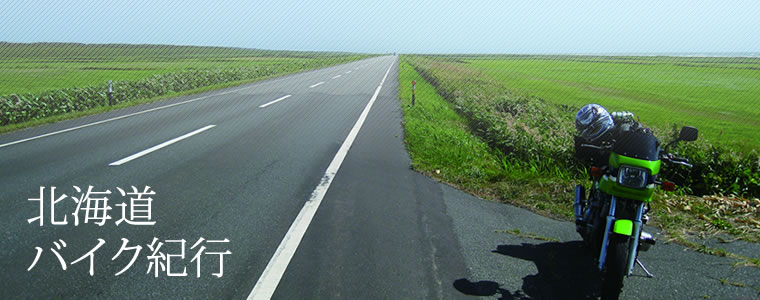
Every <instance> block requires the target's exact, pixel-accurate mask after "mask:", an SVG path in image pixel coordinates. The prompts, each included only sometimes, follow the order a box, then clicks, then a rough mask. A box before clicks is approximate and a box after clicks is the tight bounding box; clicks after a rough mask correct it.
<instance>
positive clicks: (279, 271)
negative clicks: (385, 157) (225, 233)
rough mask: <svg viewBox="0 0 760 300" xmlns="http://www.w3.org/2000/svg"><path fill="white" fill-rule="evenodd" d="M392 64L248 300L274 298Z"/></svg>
mask: <svg viewBox="0 0 760 300" xmlns="http://www.w3.org/2000/svg"><path fill="white" fill-rule="evenodd" d="M395 63H396V62H395V60H394V62H393V63H391V65H390V66H389V67H388V71H386V72H385V76H383V80H382V81H380V85H378V86H377V89H375V94H373V95H372V98H371V99H370V100H369V103H367V106H366V107H364V111H362V114H361V115H359V119H357V120H356V124H354V127H353V128H351V131H350V132H349V133H348V136H347V137H346V140H345V141H343V144H342V145H341V146H340V149H338V153H336V154H335V157H334V158H333V160H332V162H330V165H329V166H328V167H327V170H326V171H325V174H324V176H322V181H321V182H320V183H319V184H318V185H317V187H316V188H315V189H314V191H313V192H312V193H311V197H309V200H308V201H306V204H304V206H303V208H301V211H300V212H299V213H298V216H296V219H295V220H294V221H293V224H291V225H290V229H288V232H287V233H286V234H285V237H284V238H283V239H282V242H280V245H279V246H278V247H277V250H276V251H275V252H274V255H273V256H272V259H271V260H269V263H268V264H267V267H266V268H265V269H264V272H263V273H262V274H261V277H259V280H258V281H257V282H256V285H255V286H254V287H253V290H251V293H250V294H248V300H253V299H270V298H272V295H274V291H275V289H277V285H279V284H280V280H281V279H282V275H283V274H285V270H286V269H287V268H288V264H290V260H291V259H293V256H294V255H295V253H296V249H298V245H299V244H300V243H301V240H302V239H303V236H304V234H305V233H306V229H308V228H309V224H311V220H312V219H313V218H314V215H315V214H316V213H317V209H318V208H319V205H320V204H321V203H322V200H323V199H324V198H325V194H327V190H328V189H329V188H330V184H332V181H333V178H335V175H336V174H337V173H338V170H339V169H340V165H341V164H342V163H343V160H344V159H345V158H346V154H347V153H348V150H349V149H350V148H351V145H352V144H353V143H354V140H355V139H356V136H357V135H358V134H359V130H360V129H361V128H362V125H364V121H365V120H366V119H367V115H368V114H369V111H370V109H372V105H373V104H374V103H375V100H376V99H377V95H378V94H380V89H382V88H383V83H384V82H385V79H386V78H387V77H388V73H389V72H390V71H391V68H392V67H393V65H394V64H395Z"/></svg>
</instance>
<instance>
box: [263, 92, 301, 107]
mask: <svg viewBox="0 0 760 300" xmlns="http://www.w3.org/2000/svg"><path fill="white" fill-rule="evenodd" d="M290 96H293V95H287V96H283V97H280V98H277V99H275V100H273V101H270V102H267V103H266V104H262V105H259V108H264V107H267V106H270V105H272V104H275V103H277V102H280V101H282V100H285V99H288V98H289V97H290Z"/></svg>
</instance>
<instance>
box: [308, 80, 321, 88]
mask: <svg viewBox="0 0 760 300" xmlns="http://www.w3.org/2000/svg"><path fill="white" fill-rule="evenodd" d="M324 83H325V82H324V81H322V82H319V83H315V84H312V85H310V86H309V88H313V87H318V86H320V85H323V84H324Z"/></svg>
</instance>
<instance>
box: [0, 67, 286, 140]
mask: <svg viewBox="0 0 760 300" xmlns="http://www.w3.org/2000/svg"><path fill="white" fill-rule="evenodd" d="M297 72H300V71H296V72H292V73H297ZM284 75H287V74H278V75H271V76H266V77H262V78H256V79H249V80H240V81H235V82H227V83H221V84H215V85H211V86H206V87H202V88H197V89H192V90H188V91H181V92H170V93H168V94H166V95H162V96H156V97H152V98H142V99H136V100H133V101H127V102H120V103H117V104H115V105H113V106H107V105H104V106H97V107H93V108H90V109H87V110H84V111H74V112H70V113H65V114H60V115H54V116H50V117H45V118H41V119H34V120H29V121H25V122H21V123H16V124H9V125H5V126H0V134H2V133H7V132H13V131H16V130H21V129H25V128H31V127H36V126H40V125H45V124H51V123H56V122H60V121H65V120H71V119H76V118H81V117H84V116H89V115H94V114H99V113H104V112H109V111H114V110H119V109H123V108H128V107H133V106H138V105H141V104H146V103H152V102H156V101H161V100H166V99H169V98H174V97H180V96H187V95H194V94H200V93H203V92H208V91H213V90H218V89H223V88H228V87H235V86H239V85H243V84H247V83H253V82H257V81H262V80H266V79H271V78H275V77H279V76H284Z"/></svg>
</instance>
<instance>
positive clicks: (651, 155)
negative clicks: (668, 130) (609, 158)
mask: <svg viewBox="0 0 760 300" xmlns="http://www.w3.org/2000/svg"><path fill="white" fill-rule="evenodd" d="M658 146H659V141H657V138H656V137H655V136H654V135H652V134H651V133H645V132H641V131H624V132H621V133H619V134H617V136H616V137H615V145H614V146H613V151H615V153H618V154H620V155H624V156H628V157H633V158H638V159H643V160H650V161H654V160H659V159H660V158H659V153H658V151H657V148H658Z"/></svg>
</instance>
